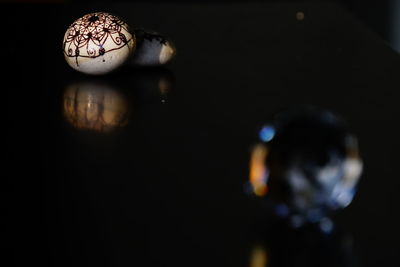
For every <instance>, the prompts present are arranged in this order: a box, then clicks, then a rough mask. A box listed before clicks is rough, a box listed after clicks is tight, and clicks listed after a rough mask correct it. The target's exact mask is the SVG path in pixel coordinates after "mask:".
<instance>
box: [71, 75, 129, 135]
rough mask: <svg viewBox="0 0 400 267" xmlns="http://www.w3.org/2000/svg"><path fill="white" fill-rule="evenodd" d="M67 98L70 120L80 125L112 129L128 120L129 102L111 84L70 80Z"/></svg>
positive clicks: (106, 130) (97, 129) (90, 128)
mask: <svg viewBox="0 0 400 267" xmlns="http://www.w3.org/2000/svg"><path fill="white" fill-rule="evenodd" d="M63 100H64V101H63V107H64V116H65V118H66V120H67V121H68V122H69V123H70V124H71V125H72V126H74V127H76V128H78V129H84V130H93V131H97V132H110V131H112V130H115V129H116V128H121V127H123V126H125V125H126V124H127V123H128V117H129V116H128V115H129V102H128V100H127V99H126V97H125V96H124V95H123V94H122V93H120V92H119V91H118V90H117V89H115V88H114V87H113V86H111V85H109V84H105V83H99V82H90V81H87V82H80V83H73V84H70V85H69V86H67V88H66V89H65V92H64V99H63Z"/></svg>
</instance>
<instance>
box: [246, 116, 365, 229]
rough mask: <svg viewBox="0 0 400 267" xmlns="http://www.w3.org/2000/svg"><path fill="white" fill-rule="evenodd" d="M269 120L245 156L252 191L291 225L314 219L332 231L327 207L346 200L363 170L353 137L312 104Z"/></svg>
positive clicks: (330, 209) (334, 207)
mask: <svg viewBox="0 0 400 267" xmlns="http://www.w3.org/2000/svg"><path fill="white" fill-rule="evenodd" d="M268 125H269V126H267V128H266V127H263V128H262V129H261V132H260V135H259V136H260V141H261V142H260V143H259V144H257V145H256V146H255V147H254V149H253V152H252V155H251V159H250V176H249V184H250V187H251V189H252V192H253V193H254V194H255V195H256V196H259V197H263V198H264V199H265V201H266V202H267V203H268V205H267V206H268V207H269V208H270V209H271V211H272V212H273V214H274V215H276V216H278V217H284V218H286V219H287V220H288V221H289V223H290V225H291V226H292V227H294V228H298V227H301V226H303V225H305V224H307V223H319V224H320V228H321V230H322V231H325V232H330V231H332V229H333V223H332V222H331V221H330V219H329V217H330V215H331V213H332V212H333V211H335V210H338V209H341V208H345V207H347V206H348V205H349V204H350V203H351V201H352V200H353V197H354V194H355V192H356V186H357V183H358V181H359V178H360V175H361V172H362V166H363V165H362V160H361V158H360V156H359V151H358V142H357V139H356V137H355V136H354V135H353V134H351V133H350V132H349V131H348V129H347V127H346V126H345V123H344V122H343V121H342V120H340V119H339V118H338V117H337V116H335V115H334V114H332V113H330V112H327V111H321V110H317V109H315V108H304V109H298V110H297V109H296V110H292V111H286V112H283V113H280V114H278V115H277V116H276V117H275V119H274V120H273V121H272V122H271V123H270V124H268ZM266 133H267V134H266ZM270 133H273V134H270ZM265 137H267V138H265Z"/></svg>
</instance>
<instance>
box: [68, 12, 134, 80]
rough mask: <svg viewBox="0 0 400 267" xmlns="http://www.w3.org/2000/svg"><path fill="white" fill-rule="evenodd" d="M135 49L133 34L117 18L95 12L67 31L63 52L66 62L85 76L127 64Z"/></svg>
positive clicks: (124, 23)
mask: <svg viewBox="0 0 400 267" xmlns="http://www.w3.org/2000/svg"><path fill="white" fill-rule="evenodd" d="M135 46H136V39H135V35H134V34H133V33H131V32H130V30H129V26H128V25H127V24H126V22H124V21H123V20H122V19H120V18H119V17H117V16H114V15H111V14H108V13H104V12H97V13H91V14H87V15H85V16H83V17H82V18H80V19H78V20H76V21H75V22H74V23H72V24H71V26H70V27H69V28H68V30H67V31H66V33H65V35H64V41H63V50H64V56H65V59H66V61H67V63H68V64H69V65H70V66H71V67H72V68H74V69H75V70H78V71H81V72H84V73H87V74H95V75H96V74H105V73H108V72H110V71H112V70H114V69H116V68H118V67H119V66H121V65H122V64H123V63H124V62H126V60H127V58H128V57H129V56H130V54H131V53H132V52H133V50H134V49H135Z"/></svg>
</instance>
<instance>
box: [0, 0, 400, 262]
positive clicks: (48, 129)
mask: <svg viewBox="0 0 400 267" xmlns="http://www.w3.org/2000/svg"><path fill="white" fill-rule="evenodd" d="M99 10H100V11H109V12H113V13H116V14H118V15H120V16H122V17H124V18H125V19H126V20H127V21H128V22H129V23H130V24H131V25H132V26H134V27H135V26H138V27H143V28H147V29H153V30H156V31H158V32H160V33H162V34H165V35H166V36H168V37H169V38H171V39H172V40H173V41H174V43H175V44H176V47H177V51H178V53H177V57H176V59H175V61H174V62H172V63H171V64H170V65H169V66H167V67H166V68H165V69H148V70H140V69H137V68H130V67H126V68H123V69H121V70H120V72H118V73H114V74H112V75H108V76H106V77H97V78H95V77H89V76H85V75H83V74H80V73H77V72H75V71H73V70H72V69H70V67H69V66H68V65H67V64H66V63H65V61H64V59H63V55H62V50H61V43H62V37H63V34H64V32H65V30H66V29H67V27H68V25H69V24H70V23H71V22H72V21H74V20H75V19H76V18H78V17H80V16H82V15H83V14H85V13H89V12H92V11H99ZM2 11H3V13H4V17H3V21H4V22H5V26H4V29H3V31H4V34H3V35H2V37H1V38H2V39H1V47H2V50H3V51H4V53H3V59H2V63H3V66H5V72H3V75H2V77H3V80H4V85H3V86H2V89H3V90H4V91H6V92H7V94H6V96H7V98H6V101H7V106H6V107H7V111H8V112H7V113H8V123H7V124H5V128H6V130H7V131H8V137H7V138H6V139H5V140H4V141H5V144H6V146H7V148H8V149H7V152H6V156H7V158H8V159H10V161H7V164H6V166H5V167H6V168H5V171H4V173H7V174H4V178H3V179H4V180H5V182H6V186H5V188H6V192H5V194H4V197H3V206H4V208H5V211H6V217H5V221H6V227H5V228H4V229H5V238H4V242H3V243H4V244H3V248H4V251H6V253H7V254H8V255H9V257H10V258H11V259H12V261H13V264H14V265H23V266H26V263H30V264H32V263H39V264H41V265H42V266H43V265H44V266H249V265H250V261H251V255H252V250H253V247H254V246H255V244H256V243H257V244H262V245H260V246H261V247H267V248H268V247H269V248H270V252H269V254H268V257H269V259H270V260H271V261H270V264H271V265H267V266H346V265H345V263H343V262H347V263H346V264H348V265H349V266H398V262H397V252H398V249H399V241H400V229H399V225H400V216H399V215H398V214H397V209H398V203H399V200H398V197H397V195H398V194H397V191H398V188H399V186H400V182H399V181H400V180H399V179H398V178H397V176H398V151H399V149H400V141H399V140H400V139H399V138H398V136H399V130H398V129H399V128H398V126H397V119H398V117H399V115H400V112H399V108H398V106H399V105H398V99H399V93H398V84H399V83H400V78H399V75H398V73H400V58H399V56H398V54H397V53H396V52H394V51H393V50H391V49H390V48H389V47H388V46H386V45H385V43H384V42H383V41H382V40H381V39H379V38H378V37H377V35H376V34H373V33H371V32H370V31H369V30H368V29H367V28H365V26H363V25H362V24H361V23H359V22H358V21H357V20H355V19H353V17H352V16H351V15H350V14H349V13H348V12H346V11H345V10H344V9H343V8H341V7H340V6H338V5H335V4H330V3H321V4H318V3H309V4H296V3H270V4H262V3H258V4H233V5H224V4H216V5H201V4H193V5H185V4H171V5H166V4H165V5H163V4H151V5H145V4H142V5H133V4H121V5H112V4H109V5H106V4H102V5H96V4H90V5H87V6H85V5H82V4H75V5H73V6H69V5H61V4H60V5H45V4H42V5H35V6H34V5H28V4H27V5H15V6H13V5H7V6H2ZM299 12H302V13H303V14H304V17H303V16H299ZM296 14H297V15H296ZM164 73H165V75H166V77H167V78H165V79H162V78H160V77H163V76H164ZM160 79H161V80H164V82H160ZM82 82H85V83H86V84H87V83H89V84H101V85H103V86H105V85H107V86H108V89H107V90H111V91H115V92H116V94H117V95H119V96H120V97H121V98H120V99H123V100H121V102H122V103H125V104H124V105H126V107H129V108H127V110H129V111H127V113H126V114H125V113H124V115H123V116H122V117H123V118H124V119H121V120H118V123H116V124H115V125H118V127H114V129H113V130H112V131H96V130H95V129H97V128H96V127H86V128H83V129H82V127H81V128H76V127H75V126H74V124H73V123H70V120H68V116H65V110H64V96H65V92H66V90H68V87H69V86H70V85H71V84H80V83H82ZM85 90H87V89H85ZM94 90H96V89H94ZM97 90H99V89H97ZM100 90H104V89H100ZM86 92H87V91H86ZM86 94H87V95H88V93H86ZM96 103H97V104H99V102H96ZM299 105H312V106H317V107H320V108H323V109H326V110H330V111H332V112H334V113H335V114H338V115H339V116H340V117H343V118H344V119H345V120H346V122H347V123H348V125H349V128H351V131H352V132H354V133H355V135H356V136H357V137H358V140H359V145H360V153H361V156H362V158H363V161H364V172H363V176H362V178H361V180H360V184H359V188H358V192H357V194H356V196H355V198H354V201H353V202H352V204H351V205H350V206H349V207H347V208H346V209H344V210H343V211H341V212H340V213H338V214H337V215H336V216H335V217H334V220H335V221H336V224H337V225H338V229H343V230H342V231H341V232H340V233H337V236H335V238H332V240H333V241H329V238H328V241H326V240H325V239H323V238H324V237H321V236H320V235H319V234H315V231H314V230H307V231H305V232H301V233H300V234H297V233H295V232H291V231H289V230H288V229H285V227H284V226H282V225H280V226H279V227H277V228H274V227H275V226H273V225H274V222H273V220H272V219H271V218H265V215H264V214H263V213H262V211H263V209H262V207H261V206H260V204H259V202H258V201H256V200H255V199H253V198H251V197H249V196H248V195H246V194H245V192H244V185H245V183H246V182H247V180H248V165H249V159H250V150H251V146H252V145H253V144H254V143H255V142H256V140H257V138H258V136H257V135H258V129H259V127H260V126H261V125H263V123H265V121H266V120H267V119H268V118H269V117H270V116H271V115H272V114H275V113H276V112H278V111H280V110H282V109H286V108H290V107H295V106H299ZM99 106H102V105H99ZM103 108H104V105H103ZM95 114H97V115H98V114H102V113H95ZM103 115H104V114H103ZM75 118H77V117H75ZM87 118H88V117H86V119H87ZM90 118H92V117H90ZM96 118H98V117H96ZM89 121H90V120H89ZM90 125H93V124H90ZM9 162H10V163H9ZM270 225H272V226H271V227H272V228H269V227H270ZM278 225H279V224H278ZM264 226H265V227H266V228H267V230H263V227H264ZM310 227H311V226H310ZM269 229H272V232H273V233H274V235H273V236H271V235H269V234H268V232H269V231H270V230H269ZM274 229H275V230H276V231H275V230H274ZM341 233H344V234H341ZM343 236H344V237H343ZM347 236H350V237H351V238H350V239H351V240H352V241H351V242H348V241H346V242H347V243H346V242H345V244H347V247H346V246H345V247H346V248H348V247H349V245H348V244H351V246H350V247H351V249H350V250H348V249H347V250H346V249H345V250H342V245H341V244H342V243H341V242H342V241H340V240H343V238H344V239H346V238H347ZM321 239H323V241H321ZM305 240H306V241H309V243H307V244H308V245H307V244H305V243H304V242H306V241H305ZM346 240H348V238H347V239H346ZM319 243H321V244H323V245H322V246H321V251H323V252H321V253H322V254H323V255H325V254H324V253H327V254H326V255H330V256H327V257H320V253H317V252H316V254H317V255H315V258H313V257H314V255H313V250H314V249H315V247H316V246H317V247H319V246H318V245H316V244H319ZM274 244H276V245H274ZM294 244H298V246H302V245H303V244H304V246H302V249H304V253H302V254H301V255H302V256H301V257H306V259H305V260H304V258H301V259H300V258H299V260H296V261H295V263H293V262H291V261H283V260H280V259H282V257H285V255H286V254H287V256H288V257H292V258H291V259H296V258H297V257H300V256H298V254H297V251H296V246H294ZM330 247H332V249H325V248H330ZM319 248H320V247H319ZM293 251H294V252H295V254H293ZM317 251H318V250H317ZM343 251H345V252H343ZM330 252H332V253H330ZM342 252H343V253H344V254H343V253H342ZM335 253H336V254H335ZM274 255H275V256H274ZM291 255H292V256H291ZM293 255H294V256H293ZM296 255H297V256H296ZM332 255H333V258H337V259H338V261H337V262H336V263H335V262H334V263H335V264H336V265H329V264H331V263H332V262H331V261H330V263H329V264H328V263H326V264H325V263H320V261H322V262H323V261H324V260H326V261H328V260H329V259H332V257H331V256H332ZM334 255H341V256H338V257H336V256H334ZM349 255H350V256H349ZM353 255H354V256H353ZM274 257H275V259H274ZM348 259H351V260H348ZM319 260H320V261H319ZM353 260H354V261H353ZM310 262H311V263H310ZM315 262H317V263H315ZM267 264H269V263H267ZM312 264H314V265H312Z"/></svg>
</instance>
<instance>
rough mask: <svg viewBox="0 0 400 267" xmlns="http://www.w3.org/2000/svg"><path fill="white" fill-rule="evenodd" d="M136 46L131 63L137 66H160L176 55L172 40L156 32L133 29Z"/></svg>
mask: <svg viewBox="0 0 400 267" xmlns="http://www.w3.org/2000/svg"><path fill="white" fill-rule="evenodd" d="M135 36H136V38H137V47H136V51H135V54H134V55H133V56H132V60H131V63H132V64H133V65H137V66H160V65H165V64H167V63H169V62H170V61H171V60H172V59H173V58H174V57H175V55H176V48H175V45H174V44H173V43H172V41H171V40H170V39H169V38H167V37H165V36H163V35H161V34H159V33H156V32H152V31H147V30H142V29H137V30H135Z"/></svg>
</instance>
